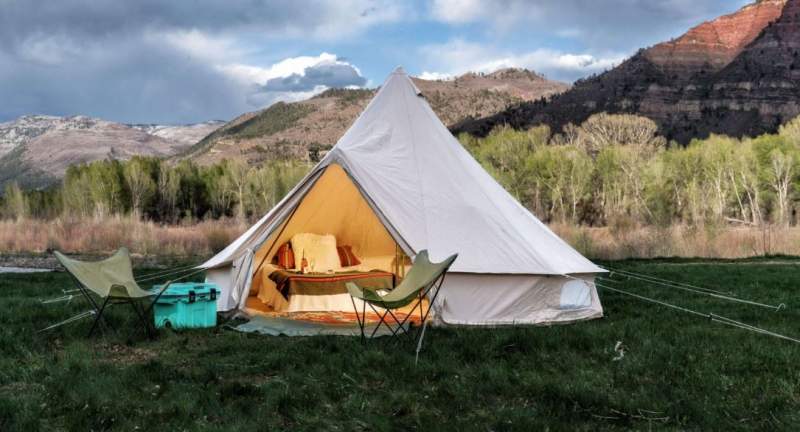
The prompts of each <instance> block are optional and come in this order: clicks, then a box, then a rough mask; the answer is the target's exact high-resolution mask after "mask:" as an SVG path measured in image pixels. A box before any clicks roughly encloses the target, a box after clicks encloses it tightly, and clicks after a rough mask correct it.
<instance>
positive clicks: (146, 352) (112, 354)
mask: <svg viewBox="0 0 800 432" xmlns="http://www.w3.org/2000/svg"><path fill="white" fill-rule="evenodd" d="M100 349H102V351H103V353H104V354H105V355H104V357H105V359H106V360H107V361H110V362H111V363H118V364H125V365H130V364H140V363H145V362H147V361H150V360H151V359H153V358H155V357H156V355H157V353H156V352H155V351H153V350H150V349H145V348H137V347H132V346H127V345H122V344H102V345H100Z"/></svg>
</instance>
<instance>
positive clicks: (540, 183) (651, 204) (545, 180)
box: [459, 114, 800, 226]
mask: <svg viewBox="0 0 800 432" xmlns="http://www.w3.org/2000/svg"><path fill="white" fill-rule="evenodd" d="M657 130H658V129H657V126H656V124H655V123H654V122H653V121H651V120H649V119H647V118H643V117H638V116H633V115H610V114H596V115H594V116H592V117H590V118H589V119H587V120H586V121H585V122H584V123H583V124H581V125H579V126H576V125H567V126H566V127H565V128H564V130H563V131H562V132H560V133H555V134H554V133H551V131H550V129H549V128H548V127H546V126H538V127H534V128H532V129H529V130H527V131H516V130H513V129H510V128H507V127H500V128H497V129H495V130H494V131H493V132H492V133H491V134H489V135H488V136H487V137H486V138H482V139H481V138H474V137H472V136H468V135H462V136H460V137H459V139H460V140H461V142H462V144H463V145H464V146H465V147H466V148H467V149H469V150H470V151H471V152H472V154H473V155H475V156H476V158H477V159H478V161H479V162H480V163H481V164H482V165H483V166H484V167H485V168H486V169H487V170H488V171H489V172H490V173H491V174H492V175H493V176H494V177H495V178H496V179H497V180H498V181H500V183H501V184H502V185H503V186H504V187H505V188H506V189H507V190H508V191H509V192H511V193H512V194H513V195H514V196H515V197H516V198H517V199H518V200H519V201H520V202H522V203H523V205H525V206H526V207H528V208H529V209H531V210H532V211H533V212H534V214H536V215H537V216H538V217H540V218H541V219H543V220H545V221H548V222H552V221H557V222H566V223H572V224H584V225H591V226H605V225H609V224H614V223H617V222H620V221H626V222H633V223H640V224H658V225H668V224H676V223H680V224H690V225H704V224H716V223H735V224H747V225H755V226H760V225H763V224H767V223H772V224H781V225H788V224H795V223H797V219H798V218H797V207H798V206H797V203H798V199H800V118H797V119H794V120H792V121H790V122H789V123H787V124H785V125H784V126H782V127H781V128H780V130H779V131H778V133H776V134H765V135H761V136H759V137H756V138H743V139H737V138H731V137H727V136H721V135H712V136H710V137H708V138H706V139H695V140H693V141H692V142H691V143H690V144H689V145H688V146H685V147H684V146H681V145H679V144H677V143H674V142H672V143H669V142H667V141H666V140H665V139H664V138H663V137H660V136H658V135H657Z"/></svg>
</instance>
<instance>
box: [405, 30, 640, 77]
mask: <svg viewBox="0 0 800 432" xmlns="http://www.w3.org/2000/svg"><path fill="white" fill-rule="evenodd" d="M421 56H422V58H423V59H424V61H425V63H426V70H425V71H424V72H423V73H422V74H421V75H420V77H423V76H427V77H437V78H440V79H441V78H442V77H452V76H455V75H460V74H463V73H465V72H487V73H488V72H494V71H496V70H498V69H503V68H509V67H515V68H526V69H530V70H534V71H536V72H539V73H542V74H544V75H545V76H547V77H548V78H551V79H557V80H561V81H569V82H571V81H574V80H576V79H577V78H580V77H584V76H586V75H589V74H592V73H598V72H603V71H605V70H607V69H611V68H612V67H614V66H616V65H617V64H619V63H620V62H622V61H623V60H624V59H625V57H626V55H624V54H620V53H616V54H615V53H610V54H609V55H607V56H594V55H591V54H586V53H566V52H562V51H559V50H551V49H536V50H532V51H526V52H513V51H504V50H502V49H499V48H497V47H493V46H491V45H484V44H479V43H472V42H467V41H464V40H462V39H455V40H452V41H449V42H447V43H444V44H439V45H428V46H425V47H423V48H422V49H421Z"/></svg>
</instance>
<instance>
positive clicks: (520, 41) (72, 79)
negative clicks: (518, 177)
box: [0, 0, 748, 123]
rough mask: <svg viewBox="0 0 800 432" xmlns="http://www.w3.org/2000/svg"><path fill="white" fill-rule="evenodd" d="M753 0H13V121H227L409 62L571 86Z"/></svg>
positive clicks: (1, 27)
mask: <svg viewBox="0 0 800 432" xmlns="http://www.w3.org/2000/svg"><path fill="white" fill-rule="evenodd" d="M746 3H748V2H747V1H746V0H493V1H488V0H484V1H479V0H413V1H388V0H330V1H328V0H308V1H297V0H295V1H289V0H286V1H278V0H275V1H266V0H228V1H215V0H172V1H161V0H137V1H117V0H51V1H41V0H0V121H6V120H10V119H13V118H15V117H18V116H20V115H25V114H51V115H76V114H84V115H91V116H96V117H102V118H106V119H109V120H114V121H121V122H127V123H190V122H198V121H204V120H209V119H222V120H227V119H230V118H233V117H235V116H237V115H239V114H241V113H243V112H247V111H253V110H256V109H259V108H263V107H265V106H268V105H269V104H271V103H274V102H275V101H278V100H285V101H292V100H299V99H303V98H307V97H309V96H311V95H313V94H315V93H318V92H320V91H323V90H324V89H326V88H330V87H343V86H350V87H375V86H377V85H380V83H381V82H382V81H383V79H384V78H385V76H386V75H387V74H388V73H389V72H390V71H391V70H392V69H393V68H394V67H395V66H397V65H403V66H404V67H405V68H406V70H407V71H408V72H409V73H411V74H412V75H417V76H422V77H427V78H447V77H451V76H454V75H458V74H461V73H464V72H468V71H479V72H491V71H493V70H496V69H498V68H501V67H510V66H513V67H525V68H529V69H532V70H536V71H537V72H540V73H543V74H544V75H546V76H547V77H548V78H551V79H557V80H561V81H566V82H572V81H574V80H575V79H577V78H580V77H583V76H587V75H589V74H592V73H597V72H602V71H603V70H606V69H608V68H610V67H613V66H614V65H615V64H618V63H619V62H620V61H622V60H623V59H625V58H626V57H628V56H630V55H631V54H633V53H634V52H635V51H636V50H637V49H639V48H642V47H646V46H649V45H652V44H654V43H657V42H659V41H663V40H667V39H669V38H672V37H675V36H678V35H680V34H682V33H683V32H685V31H686V30H687V29H688V28H690V27H692V26H694V25H697V24H699V23H700V22H702V21H704V20H707V19H712V18H714V17H716V16H719V15H722V14H725V13H730V12H734V11H735V10H737V9H738V8H740V7H741V6H743V5H744V4H746Z"/></svg>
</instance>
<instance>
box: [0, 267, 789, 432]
mask: <svg viewBox="0 0 800 432" xmlns="http://www.w3.org/2000/svg"><path fill="white" fill-rule="evenodd" d="M609 265H613V266H621V267H625V268H627V269H630V270H633V271H638V272H643V273H648V274H653V275H657V276H660V277H665V278H669V279H674V280H682V281H687V282H692V283H696V284H701V285H705V286H709V287H717V288H720V289H723V290H725V291H731V292H733V293H735V294H737V295H739V296H742V297H747V298H750V299H753V300H757V301H761V302H766V303H786V304H787V306H788V308H787V309H785V310H782V311H780V312H772V311H769V310H766V309H758V308H754V307H749V306H744V305H740V304H733V303H728V302H723V301H719V300H714V299H710V298H707V297H701V296H697V295H694V294H688V293H683V292H680V291H673V290H663V289H658V288H649V287H646V286H643V285H640V284H636V283H634V282H625V283H624V284H621V285H619V287H621V288H623V289H627V290H632V291H636V292H637V293H642V294H644V295H648V296H653V297H658V298H659V299H663V300H666V301H669V302H672V303H676V304H680V305H682V306H687V307H690V308H693V309H696V310H699V311H703V312H715V313H718V314H721V315H725V316H729V317H731V318H735V319H739V320H743V321H746V322H748V323H751V324H756V325H760V326H763V327H765V328H768V329H770V330H773V331H777V332H782V333H786V334H789V335H793V336H800V292H798V286H800V261H794V260H787V259H781V260H780V261H779V262H775V261H774V260H773V261H769V260H760V261H750V262H736V261H726V262H713V263H701V262H696V261H690V260H681V261H665V260H661V261H654V262H648V261H629V262H623V263H609ZM66 287H68V280H67V278H66V276H65V275H64V274H59V273H56V274H37V275H0V430H2V431H14V430H25V431H28V430H31V431H33V430H48V431H49V430H135V429H137V428H138V429H140V430H251V431H252V430H274V429H293V430H396V429H401V428H407V429H418V430H461V431H466V430H587V431H589V430H601V429H602V430H608V429H611V430H628V429H636V430H648V429H655V430H753V429H760V430H797V429H798V427H799V426H800V368H798V359H799V358H800V355H799V354H800V345H798V344H793V343H791V342H787V341H783V340H779V339H775V338H770V337H767V336H761V335H757V334H753V333H749V332H745V331H743V330H739V329H735V328H730V327H725V326H723V325H721V324H717V323H713V322H709V321H708V320H704V319H701V318H698V317H695V316H692V315H689V314H686V313H681V312H677V311H672V310H669V309H666V308H663V307H660V306H656V305H651V304H647V303H643V302H641V301H638V300H635V299H630V298H627V297H625V296H623V295H621V294H615V293H611V292H604V291H602V290H601V292H600V294H601V298H602V301H603V304H604V306H605V313H606V317H605V318H603V319H600V320H595V321H591V322H585V323H578V324H574V325H568V326H555V327H529V328H503V329H474V328H444V329H435V330H433V331H431V332H430V333H429V334H428V335H427V336H426V349H425V351H424V352H423V353H422V355H421V357H420V361H419V364H418V365H417V366H416V367H415V366H414V357H413V355H412V354H411V353H410V352H406V351H397V350H392V349H384V348H380V347H379V346H371V347H368V348H367V349H363V348H362V346H361V345H360V344H359V343H358V341H357V340H356V339H355V338H344V337H313V338H282V337H263V336H255V335H245V334H239V333H235V332H233V331H230V330H224V329H215V330H209V331H191V332H182V333H173V332H169V331H163V332H161V335H160V337H159V339H158V340H157V341H155V342H150V341H146V340H142V338H139V339H137V340H135V341H134V342H133V343H132V344H127V343H126V339H127V338H126V336H124V335H119V336H113V335H108V336H106V337H100V338H95V339H93V340H87V339H86V337H85V332H86V330H87V328H88V324H89V323H88V322H83V323H80V324H75V325H72V326H68V327H62V328H61V329H58V330H55V331H53V332H51V333H46V334H38V333H36V330H37V329H39V328H42V327H44V326H46V325H47V324H49V323H53V322H56V321H58V320H60V319H63V318H64V317H65V316H68V314H69V313H70V312H76V311H79V310H82V308H83V306H82V305H81V304H80V303H77V302H73V303H72V304H70V305H69V306H67V307H65V306H64V305H41V304H40V303H39V299H40V298H42V297H48V296H54V295H57V294H58V293H59V290H60V289H61V288H66ZM122 312H126V311H124V310H119V311H116V314H114V315H112V316H111V319H112V320H114V321H117V322H118V321H119V320H124V319H125V317H127V314H125V313H122ZM617 341H622V342H623V344H624V345H625V347H626V353H625V356H624V358H622V360H619V361H613V360H612V359H613V358H614V357H615V356H616V353H615V352H614V345H615V344H616V343H617Z"/></svg>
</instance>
